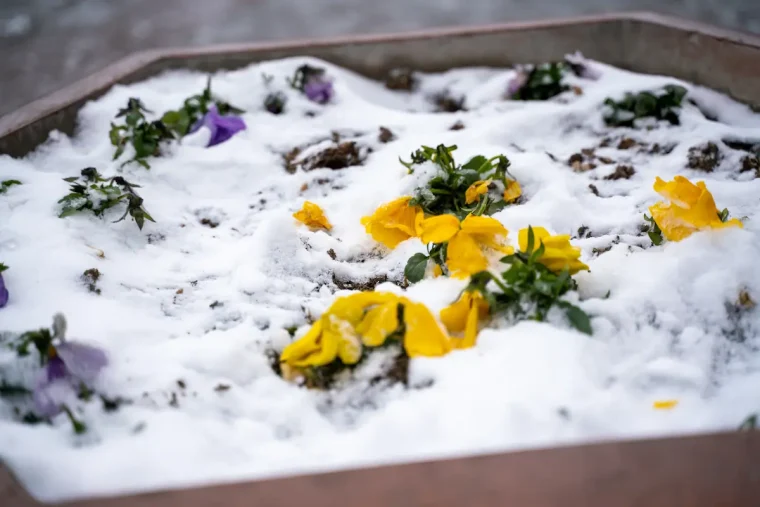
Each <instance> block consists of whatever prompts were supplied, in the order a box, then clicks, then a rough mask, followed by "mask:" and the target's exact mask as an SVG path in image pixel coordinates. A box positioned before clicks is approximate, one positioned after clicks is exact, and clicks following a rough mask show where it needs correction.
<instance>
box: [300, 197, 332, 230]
mask: <svg viewBox="0 0 760 507" xmlns="http://www.w3.org/2000/svg"><path fill="white" fill-rule="evenodd" d="M293 218H295V219H296V220H298V221H299V222H301V223H302V224H304V225H307V226H308V227H309V228H311V229H324V230H326V231H329V230H330V229H332V224H330V221H329V220H327V217H326V216H325V212H324V211H322V208H320V207H319V205H317V204H315V203H313V202H311V201H306V202H304V203H303V207H302V208H301V209H300V210H299V211H296V212H295V213H293Z"/></svg>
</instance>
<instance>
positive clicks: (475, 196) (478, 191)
mask: <svg viewBox="0 0 760 507" xmlns="http://www.w3.org/2000/svg"><path fill="white" fill-rule="evenodd" d="M490 184H491V180H479V181H476V182H475V183H473V184H472V185H470V186H469V188H468V189H467V191H466V192H465V193H464V202H465V203H466V204H472V203H474V202H475V201H477V200H479V199H480V196H481V195H483V194H485V193H486V192H488V185H490Z"/></svg>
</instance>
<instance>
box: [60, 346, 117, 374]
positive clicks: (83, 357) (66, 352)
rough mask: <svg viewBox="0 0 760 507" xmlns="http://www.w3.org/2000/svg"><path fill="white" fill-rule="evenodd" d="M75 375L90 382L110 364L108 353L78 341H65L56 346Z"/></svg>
mask: <svg viewBox="0 0 760 507" xmlns="http://www.w3.org/2000/svg"><path fill="white" fill-rule="evenodd" d="M55 352H56V354H57V355H58V357H60V358H61V360H62V361H63V362H64V363H65V364H66V369H67V370H68V372H69V374H70V375H72V376H73V377H75V378H77V379H79V380H82V381H84V382H89V381H91V380H94V379H95V377H96V376H97V375H98V374H99V373H100V371H101V370H102V369H103V368H105V367H106V365H107V364H108V357H107V356H106V353H105V352H103V351H102V350H100V349H99V348H96V347H92V346H90V345H85V344H83V343H77V342H68V341H67V342H63V343H61V344H60V345H58V346H57V347H56V348H55Z"/></svg>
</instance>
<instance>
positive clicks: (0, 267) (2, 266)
mask: <svg viewBox="0 0 760 507" xmlns="http://www.w3.org/2000/svg"><path fill="white" fill-rule="evenodd" d="M7 270H8V266H6V265H5V264H3V263H2V262H0V273H2V272H3V271H7Z"/></svg>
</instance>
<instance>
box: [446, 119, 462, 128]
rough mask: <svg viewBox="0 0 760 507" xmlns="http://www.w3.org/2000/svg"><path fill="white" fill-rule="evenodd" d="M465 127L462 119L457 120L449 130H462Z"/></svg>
mask: <svg viewBox="0 0 760 507" xmlns="http://www.w3.org/2000/svg"><path fill="white" fill-rule="evenodd" d="M463 128H464V123H462V121H461V120H460V121H458V122H456V123H455V124H454V125H452V126H451V127H449V130H462V129H463Z"/></svg>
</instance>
